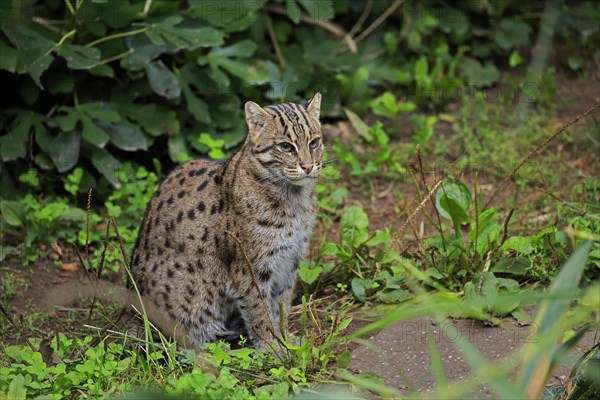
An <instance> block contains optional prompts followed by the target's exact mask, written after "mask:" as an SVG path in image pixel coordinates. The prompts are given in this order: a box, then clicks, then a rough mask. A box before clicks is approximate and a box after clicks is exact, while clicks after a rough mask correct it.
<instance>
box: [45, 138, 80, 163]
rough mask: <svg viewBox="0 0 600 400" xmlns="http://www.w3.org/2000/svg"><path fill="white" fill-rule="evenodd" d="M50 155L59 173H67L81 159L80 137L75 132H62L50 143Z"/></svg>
mask: <svg viewBox="0 0 600 400" xmlns="http://www.w3.org/2000/svg"><path fill="white" fill-rule="evenodd" d="M48 155H49V156H50V158H52V162H53V163H54V165H55V166H56V169H57V170H58V172H66V171H68V170H70V169H71V168H73V167H74V166H75V165H76V164H77V160H78V159H79V135H78V134H77V133H76V132H75V131H69V132H60V133H59V134H58V135H57V136H56V137H55V138H54V139H53V140H52V142H51V143H50V147H49V149H48Z"/></svg>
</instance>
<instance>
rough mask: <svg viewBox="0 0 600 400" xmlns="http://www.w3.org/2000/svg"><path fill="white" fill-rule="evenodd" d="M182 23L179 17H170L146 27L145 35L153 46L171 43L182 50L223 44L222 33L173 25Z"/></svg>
mask: <svg viewBox="0 0 600 400" xmlns="http://www.w3.org/2000/svg"><path fill="white" fill-rule="evenodd" d="M181 21H183V17H181V16H179V15H171V16H169V17H167V18H165V19H164V20H162V21H161V22H159V23H155V24H151V25H148V29H147V30H146V35H147V36H148V37H149V38H150V40H151V41H152V43H154V44H166V43H172V44H174V45H175V46H177V47H180V48H184V49H191V50H193V49H195V48H197V47H209V46H219V45H221V44H223V33H221V32H220V31H219V30H217V29H214V28H210V27H204V28H181V27H176V26H175V25H177V24H179V23H180V22H181Z"/></svg>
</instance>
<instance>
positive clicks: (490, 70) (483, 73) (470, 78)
mask: <svg viewBox="0 0 600 400" xmlns="http://www.w3.org/2000/svg"><path fill="white" fill-rule="evenodd" d="M459 70H460V74H461V76H462V77H463V78H464V79H465V80H466V81H467V82H468V83H470V84H473V85H479V86H490V85H492V84H494V83H496V82H498V80H499V79H500V72H499V71H498V68H496V66H495V65H494V64H493V63H492V62H491V61H486V63H485V65H484V66H482V65H481V63H480V62H479V60H476V59H474V58H469V57H465V58H464V59H463V60H462V61H461V63H460V67H459Z"/></svg>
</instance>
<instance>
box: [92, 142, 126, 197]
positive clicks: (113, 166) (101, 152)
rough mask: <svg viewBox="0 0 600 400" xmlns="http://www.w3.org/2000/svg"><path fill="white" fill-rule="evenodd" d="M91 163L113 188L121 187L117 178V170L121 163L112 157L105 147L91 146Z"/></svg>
mask: <svg viewBox="0 0 600 400" xmlns="http://www.w3.org/2000/svg"><path fill="white" fill-rule="evenodd" d="M91 161H92V165H93V166H94V167H95V168H96V169H97V170H98V171H99V172H100V173H101V174H102V175H103V176H104V177H105V178H106V179H107V180H108V181H109V182H110V183H112V184H113V186H114V187H115V188H117V189H118V188H120V187H121V182H120V181H119V179H118V178H117V175H118V174H117V172H118V171H119V170H120V168H121V163H119V161H118V160H117V159H116V158H114V157H113V156H112V155H111V154H110V153H109V152H108V150H106V149H98V148H92V157H91Z"/></svg>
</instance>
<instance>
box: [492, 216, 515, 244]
mask: <svg viewBox="0 0 600 400" xmlns="http://www.w3.org/2000/svg"><path fill="white" fill-rule="evenodd" d="M514 212H515V209H514V208H511V209H510V211H509V212H508V215H507V216H506V219H505V220H504V229H503V230H502V240H501V241H500V243H499V244H498V246H497V247H496V250H500V248H501V247H502V246H503V245H504V243H506V239H508V224H509V223H510V219H511V218H512V215H513V213H514Z"/></svg>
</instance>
